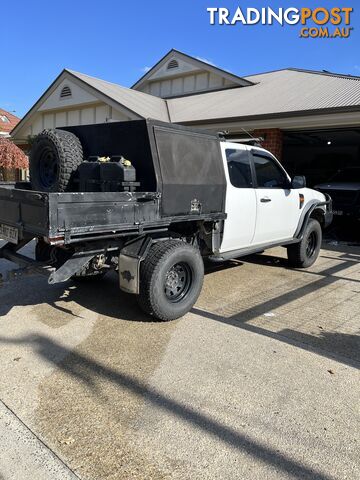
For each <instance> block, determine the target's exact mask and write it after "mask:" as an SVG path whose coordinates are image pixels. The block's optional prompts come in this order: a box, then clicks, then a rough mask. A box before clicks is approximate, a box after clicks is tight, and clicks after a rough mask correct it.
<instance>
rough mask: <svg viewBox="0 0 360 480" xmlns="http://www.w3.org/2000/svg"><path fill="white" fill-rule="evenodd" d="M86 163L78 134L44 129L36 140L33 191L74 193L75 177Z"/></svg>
mask: <svg viewBox="0 0 360 480" xmlns="http://www.w3.org/2000/svg"><path fill="white" fill-rule="evenodd" d="M82 161H83V150H82V146H81V143H80V140H79V139H78V138H77V136H76V135H74V134H73V133H70V132H66V131H65V130H55V129H53V130H43V131H42V132H41V133H40V134H39V135H38V136H37V137H36V138H35V140H34V142H33V145H32V148H31V152H30V159H29V170H30V182H31V186H32V188H33V190H39V191H42V192H71V191H73V190H74V188H75V187H74V176H75V173H76V171H77V169H78V166H79V165H80V163H81V162H82Z"/></svg>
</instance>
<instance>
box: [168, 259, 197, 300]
mask: <svg viewBox="0 0 360 480" xmlns="http://www.w3.org/2000/svg"><path fill="white" fill-rule="evenodd" d="M191 281H192V272H191V268H190V267H189V265H187V264H186V263H183V262H180V263H176V264H175V265H173V266H172V267H171V269H170V270H169V271H168V272H167V273H166V276H165V287H164V288H165V295H166V298H167V299H168V300H169V301H170V302H173V303H176V302H179V301H180V300H182V299H183V298H184V297H186V295H187V294H188V292H189V290H190V286H191Z"/></svg>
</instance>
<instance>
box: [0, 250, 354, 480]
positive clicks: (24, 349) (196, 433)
mask: <svg viewBox="0 0 360 480" xmlns="http://www.w3.org/2000/svg"><path fill="white" fill-rule="evenodd" d="M284 256H285V250H283V249H274V250H272V251H269V252H267V253H266V254H263V255H257V256H253V257H249V258H246V259H243V260H241V261H234V262H228V263H226V264H224V265H222V266H216V267H214V266H212V267H211V266H210V267H209V268H208V269H207V275H206V279H205V285H204V289H203V292H202V295H201V297H200V299H199V301H198V302H197V304H196V306H195V308H194V309H193V311H192V312H191V313H190V314H188V315H187V316H186V317H184V318H182V319H180V320H178V321H174V322H170V323H155V322H152V321H149V319H148V318H146V317H145V316H144V315H143V314H142V313H141V312H140V311H139V310H138V308H137V306H136V302H135V299H134V298H133V297H131V296H129V295H125V294H123V293H120V292H119V290H118V287H117V279H116V276H115V275H108V276H107V277H105V279H103V280H101V281H98V282H96V283H87V284H82V285H81V284H78V285H77V284H75V283H73V282H68V283H67V284H64V285H57V286H48V285H47V282H46V279H44V278H42V277H21V276H20V277H18V278H15V279H14V278H13V279H11V280H5V281H4V283H3V285H2V287H0V399H1V402H0V479H2V480H5V479H6V480H9V479H14V480H15V479H16V480H22V479H26V480H27V479H30V478H31V479H32V478H34V479H35V478H36V479H37V480H38V479H39V480H41V479H51V480H58V479H59V480H60V479H61V480H63V479H66V480H67V479H76V478H82V479H96V480H98V479H99V480H102V479H191V480H194V479H245V480H252V479H261V480H264V479H266V480H272V479H274V480H275V479H276V480H281V479H294V478H295V479H306V478H308V479H316V480H330V479H339V480H340V479H354V480H355V479H359V478H360V447H359V438H360V422H359V417H360V415H359V413H360V412H359V406H360V381H359V380H360V377H359V367H360V348H359V347H360V344H359V331H360V248H359V247H356V246H354V247H351V246H346V247H345V246H343V245H327V246H326V248H325V249H323V250H322V252H321V257H320V259H319V261H318V262H317V263H316V265H315V266H314V267H312V268H311V269H309V270H307V271H300V270H289V269H287V268H286V262H285V260H284ZM11 268H12V265H11V264H10V263H8V262H6V261H5V260H2V261H0V272H1V273H2V274H3V276H4V278H6V272H7V271H9V270H10V269H11Z"/></svg>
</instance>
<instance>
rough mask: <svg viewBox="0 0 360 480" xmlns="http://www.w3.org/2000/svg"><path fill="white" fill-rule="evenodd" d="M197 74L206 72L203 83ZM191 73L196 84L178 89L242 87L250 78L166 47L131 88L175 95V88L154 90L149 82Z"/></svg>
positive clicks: (195, 90) (182, 76)
mask: <svg viewBox="0 0 360 480" xmlns="http://www.w3.org/2000/svg"><path fill="white" fill-rule="evenodd" d="M201 74H205V75H206V74H207V75H208V79H207V83H206V82H205V81H204V80H205V77H204V80H203V81H201V80H202V79H201V76H200V75H201ZM191 75H197V80H196V82H195V83H197V86H196V87H197V88H195V85H194V88H193V91H190V90H189V91H188V92H187V91H186V87H185V91H184V92H181V91H180V90H179V92H180V93H185V94H186V93H196V92H197V91H202V92H203V91H214V90H220V89H224V88H231V87H245V86H249V85H253V82H251V81H249V80H247V79H245V78H241V77H238V76H237V75H234V74H232V73H230V72H227V71H225V70H222V69H220V68H218V67H216V66H215V65H211V64H210V63H207V62H206V61H204V60H200V59H197V58H195V57H191V56H190V55H187V54H185V53H182V52H179V51H178V50H174V49H172V50H170V51H169V52H168V53H167V54H166V55H165V56H164V57H163V58H161V59H160V60H159V62H158V63H156V64H155V65H154V66H153V67H152V68H151V69H150V70H149V71H148V72H147V73H146V74H145V75H143V76H142V77H141V78H140V79H139V80H138V81H137V82H136V83H135V84H134V85H133V86H132V87H131V88H132V89H134V90H140V91H143V92H148V93H151V94H153V95H154V94H155V95H157V96H162V97H170V96H179V95H177V90H174V91H171V90H170V91H169V90H168V89H164V91H161V89H159V91H156V90H155V89H152V88H151V86H152V85H154V84H157V83H159V82H161V81H162V82H168V83H169V81H171V80H172V79H174V80H176V79H181V78H183V79H186V78H189V77H190V76H191Z"/></svg>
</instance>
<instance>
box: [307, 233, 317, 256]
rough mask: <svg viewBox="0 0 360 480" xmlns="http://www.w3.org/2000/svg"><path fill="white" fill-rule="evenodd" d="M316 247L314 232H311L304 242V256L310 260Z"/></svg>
mask: <svg viewBox="0 0 360 480" xmlns="http://www.w3.org/2000/svg"><path fill="white" fill-rule="evenodd" d="M316 247H317V235H316V232H311V233H310V235H309V236H308V239H307V242H306V256H307V257H308V258H311V257H312V256H313V255H314V253H315V251H316Z"/></svg>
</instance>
